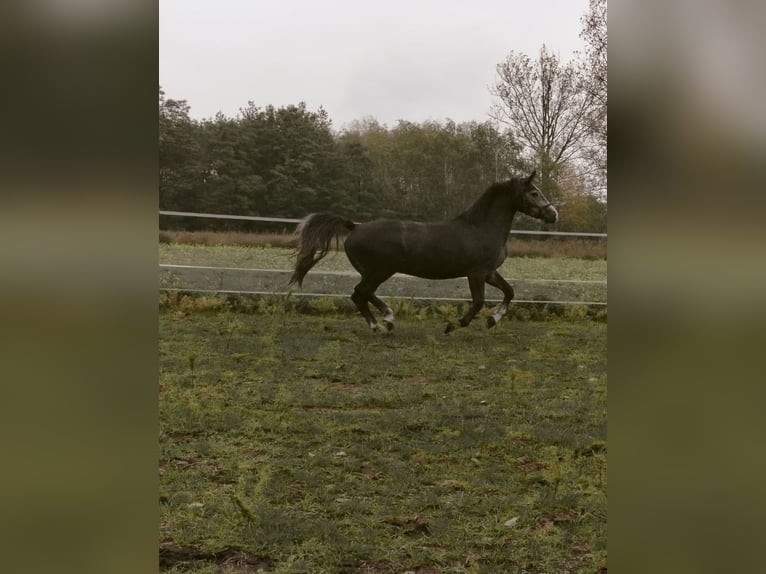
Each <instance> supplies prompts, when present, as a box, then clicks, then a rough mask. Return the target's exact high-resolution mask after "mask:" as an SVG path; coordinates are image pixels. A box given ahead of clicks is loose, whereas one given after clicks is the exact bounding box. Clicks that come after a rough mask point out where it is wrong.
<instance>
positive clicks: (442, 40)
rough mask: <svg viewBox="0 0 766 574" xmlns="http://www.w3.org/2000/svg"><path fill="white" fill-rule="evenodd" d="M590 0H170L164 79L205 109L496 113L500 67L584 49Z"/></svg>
mask: <svg viewBox="0 0 766 574" xmlns="http://www.w3.org/2000/svg"><path fill="white" fill-rule="evenodd" d="M586 8H587V1H586V0H385V1H383V0H379V1H376V2H372V1H365V0H313V1H312V0H216V1H211V0H204V1H203V0H160V3H159V15H160V38H159V53H160V61H159V75H160V77H159V81H160V85H161V86H162V88H163V89H164V90H165V93H166V97H168V98H173V99H183V100H187V102H188V103H189V105H190V106H191V115H192V117H194V118H196V119H203V118H210V117H212V116H214V115H215V114H216V113H217V112H218V111H221V112H223V113H224V114H225V115H227V116H229V117H234V116H235V115H236V114H237V112H238V110H239V109H240V108H243V107H246V106H247V102H248V101H250V100H252V101H253V102H255V104H256V105H258V106H261V107H262V106H266V105H268V104H272V105H274V106H277V107H279V106H284V105H288V104H296V103H298V102H300V101H305V102H306V105H307V106H308V108H309V109H310V110H316V109H317V108H318V107H319V106H322V107H324V109H325V110H326V111H327V113H328V114H329V116H330V118H331V119H332V121H333V126H334V127H335V128H336V129H342V128H343V127H344V125H346V124H347V123H348V122H350V121H352V120H355V119H360V118H363V117H365V116H373V117H375V118H376V119H378V120H379V121H380V122H382V123H385V124H387V125H388V126H389V127H393V126H394V125H396V122H397V120H399V119H404V120H409V121H414V122H422V121H424V120H428V119H433V120H444V119H445V118H450V119H452V120H455V121H456V122H462V121H471V120H477V121H484V120H486V119H487V117H488V116H487V112H488V110H489V107H490V104H491V102H492V97H491V96H490V94H489V91H488V87H489V86H490V85H491V84H492V83H493V81H494V79H495V66H496V65H497V64H498V63H499V62H501V61H502V60H504V59H505V57H506V56H507V55H508V54H509V53H510V52H511V51H516V52H523V53H526V54H528V55H530V56H535V55H536V54H537V52H538V51H539V49H540V47H541V46H542V45H543V44H545V45H546V46H547V47H548V49H549V50H552V51H554V52H556V53H558V55H559V56H560V58H561V59H562V61H567V60H569V59H570V58H571V57H572V56H573V52H574V51H575V50H579V51H582V50H583V47H584V44H583V42H582V40H581V39H580V37H579V34H580V30H581V27H582V26H581V23H580V17H581V16H582V15H583V14H584V13H585V11H586Z"/></svg>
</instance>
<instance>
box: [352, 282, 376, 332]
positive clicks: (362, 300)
mask: <svg viewBox="0 0 766 574" xmlns="http://www.w3.org/2000/svg"><path fill="white" fill-rule="evenodd" d="M363 283H364V281H362V283H359V284H358V285H357V286H356V287H354V292H353V293H352V294H351V300H352V301H353V302H354V305H356V308H357V309H359V312H360V313H361V314H362V317H364V320H365V321H367V324H368V325H369V326H370V328H371V329H372V330H373V331H375V330H377V328H378V323H377V321H375V317H374V316H373V314H372V311H370V305H369V304H368V302H367V301H368V297H369V295H368V294H367V293H366V292H365V290H364V286H363Z"/></svg>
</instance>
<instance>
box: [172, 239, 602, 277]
mask: <svg viewBox="0 0 766 574" xmlns="http://www.w3.org/2000/svg"><path fill="white" fill-rule="evenodd" d="M292 254H293V251H292V250H291V249H286V248H281V247H248V246H241V245H185V244H177V243H171V244H160V246H159V258H160V263H172V264H176V265H212V266H217V267H249V268H264V269H292V268H293V266H294V265H295V260H294V259H293V258H292ZM314 270H316V271H353V270H354V268H353V267H351V264H350V263H349V261H348V259H347V258H346V255H345V254H344V253H343V252H331V253H330V254H329V255H327V257H325V258H324V259H323V260H322V261H320V262H319V263H318V264H317V265H316V267H315V268H314ZM606 270H607V262H606V260H603V259H596V260H590V259H573V258H543V257H509V258H508V259H506V260H505V263H503V265H502V267H500V272H501V273H502V274H503V275H504V276H505V277H508V278H517V279H585V280H606Z"/></svg>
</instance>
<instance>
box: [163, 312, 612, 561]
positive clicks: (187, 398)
mask: <svg viewBox="0 0 766 574" xmlns="http://www.w3.org/2000/svg"><path fill="white" fill-rule="evenodd" d="M194 301H196V300H195V299H188V300H187V301H186V303H185V307H182V306H181V305H180V298H179V299H177V300H176V302H175V304H171V303H169V302H167V301H166V305H165V306H164V307H163V308H162V309H161V312H160V319H159V329H160V349H159V352H160V360H159V363H160V376H159V397H160V453H161V454H160V456H161V459H160V487H161V491H160V509H161V510H160V515H161V526H160V555H161V567H162V569H163V570H164V571H168V572H182V571H183V572H197V573H202V572H211V573H212V572H264V573H275V574H276V573H287V572H295V573H297V572H307V573H308V572H311V573H320V572H339V573H360V574H361V573H393V572H399V573H401V572H406V571H410V572H419V573H421V574H426V573H431V574H433V573H452V572H455V573H457V572H463V573H469V572H470V573H479V572H486V573H499V572H530V573H542V572H551V573H554V572H555V573H562V572H599V571H605V569H606V486H607V479H606V325H605V324H604V323H603V322H599V321H593V320H591V319H590V318H587V317H585V316H583V317H582V318H577V317H570V318H568V319H564V318H560V317H557V316H555V315H552V314H547V315H545V316H541V318H542V319H544V320H537V321H532V320H527V321H522V320H518V319H513V320H510V321H506V320H504V321H503V322H502V323H501V324H500V325H499V326H498V327H497V328H495V329H494V330H489V331H488V330H486V329H484V328H483V321H480V320H477V321H476V322H475V323H474V324H472V325H471V326H469V327H468V328H465V329H460V330H458V331H455V332H454V333H452V334H450V335H449V336H445V335H443V334H442V333H441V332H442V330H443V327H444V321H445V317H444V316H443V315H444V314H450V313H455V312H456V310H455V309H454V308H444V309H441V308H439V307H434V306H429V307H412V308H408V307H406V306H404V307H402V309H400V310H401V311H402V315H403V317H399V318H398V319H401V320H399V321H398V322H397V326H396V329H395V330H394V331H393V332H391V333H387V334H376V333H371V332H369V329H368V328H367V327H366V325H365V324H364V322H363V320H362V319H361V318H360V317H358V316H357V315H355V314H353V313H352V312H350V311H349V312H345V311H348V309H349V307H348V306H347V305H340V304H338V308H335V307H334V306H333V307H332V308H331V307H330V306H329V305H328V304H327V303H324V305H325V307H322V306H321V305H322V303H321V300H320V301H319V302H313V303H311V305H312V307H311V308H310V309H309V308H307V309H305V310H307V311H311V313H308V312H307V313H299V312H297V310H296V309H295V308H286V307H284V306H282V305H280V303H279V301H278V300H277V299H274V298H272V299H269V298H265V299H261V300H257V301H256V300H253V301H252V302H251V306H250V307H246V306H245V304H244V303H241V304H240V305H239V306H238V305H234V304H232V303H231V301H229V302H228V303H227V304H226V305H223V306H217V305H214V304H212V303H211V301H210V298H206V299H205V300H204V301H202V302H201V303H200V307H196V306H195V303H194ZM333 305H334V304H333ZM235 310H238V311H245V310H246V311H248V312H235Z"/></svg>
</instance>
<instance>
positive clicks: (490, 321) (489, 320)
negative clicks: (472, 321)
mask: <svg viewBox="0 0 766 574" xmlns="http://www.w3.org/2000/svg"><path fill="white" fill-rule="evenodd" d="M495 325H497V321H495V318H494V317H493V316H491V315H490V316H489V317H487V329H491V328H492V327H494V326H495Z"/></svg>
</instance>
